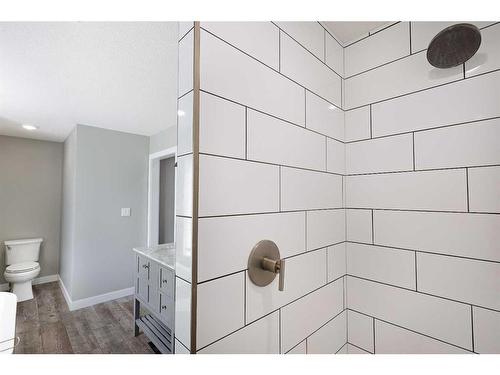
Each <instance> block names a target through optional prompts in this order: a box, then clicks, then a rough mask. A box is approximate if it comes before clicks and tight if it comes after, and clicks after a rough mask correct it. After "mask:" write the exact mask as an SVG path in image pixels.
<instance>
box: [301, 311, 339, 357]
mask: <svg viewBox="0 0 500 375" xmlns="http://www.w3.org/2000/svg"><path fill="white" fill-rule="evenodd" d="M346 316H347V314H346V311H344V312H342V313H341V314H339V315H338V316H336V317H335V318H334V319H332V320H331V321H329V322H328V323H326V324H325V325H324V326H323V327H321V328H320V329H318V330H317V331H316V332H314V333H313V334H312V335H311V336H309V337H308V338H307V354H335V353H337V352H338V351H339V350H340V349H341V348H342V347H343V346H344V345H345V343H346V342H347V319H346Z"/></svg>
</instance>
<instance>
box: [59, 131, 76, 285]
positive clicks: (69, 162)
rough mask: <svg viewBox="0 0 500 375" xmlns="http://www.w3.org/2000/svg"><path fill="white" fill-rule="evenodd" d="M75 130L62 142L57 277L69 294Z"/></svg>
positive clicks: (72, 230) (72, 234) (70, 283)
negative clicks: (60, 211)
mask: <svg viewBox="0 0 500 375" xmlns="http://www.w3.org/2000/svg"><path fill="white" fill-rule="evenodd" d="M75 184H76V128H75V129H73V131H72V132H71V134H70V135H69V136H68V138H67V139H66V142H64V160H63V206H62V218H61V249H64V251H61V258H60V261H59V277H60V278H61V280H62V281H63V283H64V286H65V287H66V290H67V291H68V293H70V294H71V290H72V289H71V288H72V277H71V276H72V272H71V271H72V267H71V265H72V263H73V246H74V241H75V231H74V229H75V211H76V210H75V191H76V185H75Z"/></svg>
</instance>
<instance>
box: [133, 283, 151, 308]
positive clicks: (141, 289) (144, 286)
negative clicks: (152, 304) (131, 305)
mask: <svg viewBox="0 0 500 375" xmlns="http://www.w3.org/2000/svg"><path fill="white" fill-rule="evenodd" d="M135 292H136V294H137V295H138V296H139V298H140V299H142V300H143V301H144V302H146V303H148V302H149V286H148V283H147V282H146V281H145V280H144V279H141V278H140V277H138V278H137V284H136V290H135Z"/></svg>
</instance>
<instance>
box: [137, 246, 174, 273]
mask: <svg viewBox="0 0 500 375" xmlns="http://www.w3.org/2000/svg"><path fill="white" fill-rule="evenodd" d="M133 250H134V251H135V252H136V253H139V254H141V255H144V256H145V257H148V258H149V259H151V260H153V261H155V262H158V263H160V264H161V265H162V266H165V267H168V268H170V269H172V270H175V243H168V244H163V245H155V246H149V247H134V249H133Z"/></svg>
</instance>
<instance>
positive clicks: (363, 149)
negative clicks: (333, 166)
mask: <svg viewBox="0 0 500 375" xmlns="http://www.w3.org/2000/svg"><path fill="white" fill-rule="evenodd" d="M412 169H413V137H412V135H411V134H402V135H395V136H393V137H385V138H379V139H370V140H367V141H359V142H354V143H348V144H346V172H347V174H358V173H374V172H395V171H409V170H412Z"/></svg>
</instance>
